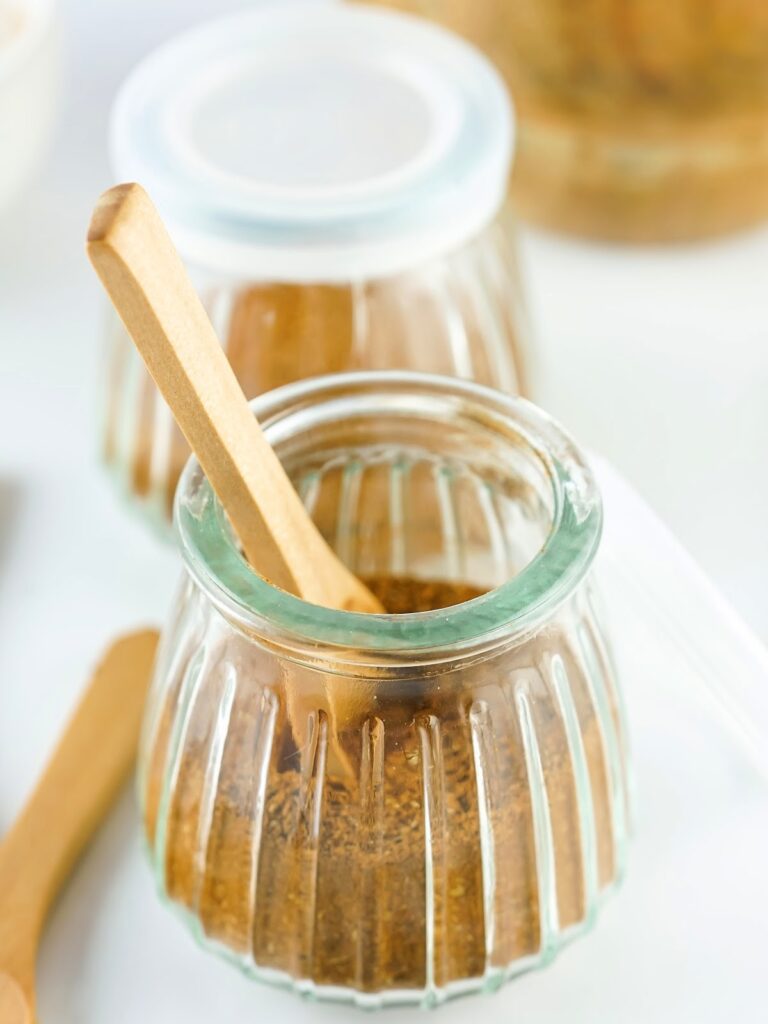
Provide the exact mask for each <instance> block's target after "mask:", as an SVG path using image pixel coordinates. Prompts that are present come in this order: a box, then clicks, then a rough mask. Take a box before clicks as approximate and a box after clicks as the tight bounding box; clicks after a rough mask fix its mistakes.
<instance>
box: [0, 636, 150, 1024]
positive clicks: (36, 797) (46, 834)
mask: <svg viewBox="0 0 768 1024" xmlns="http://www.w3.org/2000/svg"><path fill="white" fill-rule="evenodd" d="M156 645H157V633H156V632H154V631H153V630H147V631H144V632H140V633H132V634H130V635H128V636H125V637H123V638H121V639H120V640H117V641H116V642H115V643H114V644H112V646H111V647H110V648H109V650H108V651H107V652H106V654H105V655H104V657H103V659H102V661H101V663H100V664H99V666H98V667H97V669H96V671H95V672H94V674H93V677H92V679H91V682H90V685H89V686H88V689H87V690H86V692H85V694H84V695H83V697H82V699H81V701H80V703H79V705H78V706H77V709H76V710H75V713H74V715H73V717H72V718H71V719H70V722H69V725H68V726H67V728H66V730H65V732H64V735H63V736H62V737H61V739H60V740H59V744H58V746H57V747H56V750H55V751H54V753H53V756H52V758H51V760H50V761H49V763H48V766H47V768H46V769H45V771H44V773H43V775H42V777H41V778H40V781H39V782H38V784H37V787H36V788H35V790H34V792H33V793H32V796H31V797H30V798H29V801H28V802H27V804H26V806H25V807H24V809H23V811H22V812H21V815H20V816H19V818H18V819H17V821H16V823H15V824H14V826H13V827H12V829H11V831H10V832H9V833H8V835H7V837H6V838H5V839H4V840H3V842H2V844H0V1024H32V1021H33V1020H34V1015H35V959H36V954H37V946H38V941H39V939H40V935H41V932H42V929H43V925H44V923H45V918H46V915H47V913H48V910H49V908H50V906H51V903H52V902H53V899H54V897H55V896H56V894H57V892H58V891H59V889H60V888H61V886H62V883H63V882H64V880H65V878H66V877H67V875H68V873H69V871H70V869H71V868H72V866H73V864H74V862H75V860H76V859H77V857H78V856H79V854H80V853H81V851H82V850H83V848H84V846H85V845H86V843H87V842H88V840H89V838H90V836H91V834H92V833H93V831H94V829H95V828H96V826H97V824H98V823H99V821H100V820H101V818H102V817H103V815H104V813H105V812H106V810H107V808H108V807H109V806H110V804H111V803H112V800H113V799H114V797H115V795H116V793H117V791H118V789H119V787H120V786H121V785H122V783H123V782H124V780H125V778H126V776H127V774H128V772H129V770H130V767H131V765H132V763H133V760H134V757H135V754H136V746H137V743H138V737H139V728H140V724H141V715H142V710H143V707H144V698H145V696H146V692H147V686H148V683H149V678H150V674H151V669H152V664H153V661H154V657H155V648H156Z"/></svg>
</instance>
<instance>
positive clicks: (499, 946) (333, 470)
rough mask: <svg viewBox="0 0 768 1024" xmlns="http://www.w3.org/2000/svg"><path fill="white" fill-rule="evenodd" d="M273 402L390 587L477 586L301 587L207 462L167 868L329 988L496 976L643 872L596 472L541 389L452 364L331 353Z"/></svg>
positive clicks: (151, 798)
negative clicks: (380, 369)
mask: <svg viewBox="0 0 768 1024" xmlns="http://www.w3.org/2000/svg"><path fill="white" fill-rule="evenodd" d="M253 408H254V410H255V412H256V414H257V415H258V417H259V420H260V422H261V423H262V424H263V426H264V429H265V431H266V434H267V437H268V438H269V440H270V442H271V443H272V445H273V446H274V447H275V449H276V451H277V452H278V454H279V456H280V458H281V459H282V461H283V464H284V465H285V467H286V469H287V471H288V472H289V474H290V476H291V478H292V480H293V481H294V484H295V486H296V487H297V489H298V491H299V493H300V494H301V495H302V496H303V498H304V501H305V503H306V506H307V508H308V509H309V510H310V512H311V513H312V515H313V517H314V519H315V521H316V522H317V524H318V526H319V528H320V529H321V531H322V533H323V535H324V536H325V537H326V538H327V540H328V541H329V543H330V544H332V545H333V546H334V548H335V549H336V551H337V552H338V553H339V555H340V556H341V557H342V558H343V559H344V561H345V562H346V563H347V564H348V565H349V566H350V567H351V568H352V569H353V570H354V571H355V572H356V573H357V574H358V575H359V576H361V577H362V578H364V579H367V580H369V581H374V582H372V585H375V586H376V587H377V590H378V592H379V593H380V595H382V597H383V598H384V601H385V604H388V602H387V599H386V597H385V596H384V595H386V594H387V593H388V592H390V593H391V592H392V590H393V588H394V591H395V592H397V593H400V594H401V595H402V594H403V593H406V592H408V591H409V588H410V590H413V588H414V586H415V587H418V586H419V581H421V586H422V589H423V592H430V593H432V594H434V593H435V592H436V591H437V592H440V591H441V588H442V589H443V590H444V589H445V587H446V586H447V585H452V589H453V593H454V599H456V597H458V598H461V597H465V596H467V595H476V594H480V596H473V597H472V599H471V600H468V601H463V602H462V603H459V604H456V605H454V606H451V607H443V608H439V609H438V610H428V611H417V612H411V613H409V614H387V615H360V614H354V613H347V612H339V611H333V610H329V609H326V608H320V607H318V606H315V605H310V604H307V603H305V602H303V601H301V600H299V599H298V598H295V597H293V596H291V595H289V594H287V593H285V592H283V591H280V590H278V589H275V588H273V587H272V586H270V585H269V584H268V583H266V582H265V581H264V580H263V579H261V578H260V577H258V576H256V575H255V574H254V573H253V572H252V571H251V570H250V569H249V567H248V565H247V563H246V562H245V561H244V559H243V558H242V556H241V554H240V552H239V549H238V546H237V544H236V543H235V541H234V539H233V536H232V533H231V531H230V529H229V528H228V524H227V520H226V517H225V515H224V513H223V511H222V509H221V507H220V506H219V505H218V503H217V501H216V500H215V498H214V496H213V494H212V491H211V489H210V487H209V485H208V483H207V481H206V479H205V478H204V477H203V475H202V473H201V470H200V469H199V466H198V465H197V463H196V462H195V460H194V459H191V460H190V462H189V463H188V464H187V467H186V469H185V471H184V473H183V476H182V479H181V482H180V485H179V491H178V494H177V499H176V509H175V523H176V531H177V536H178V541H179V545H180V549H181V553H182V557H183V559H184V565H185V572H184V579H183V582H182V586H181V590H180V593H179V596H178V600H177V603H176V607H175V609H174V611H173V615H172V617H171V620H170V622H169V623H168V625H167V626H166V629H165V632H164V635H163V639H162V644H161V651H160V654H159V656H158V663H157V667H156V675H155V680H154V686H153V691H152V694H151V697H150V701H149V704H148V708H147V712H146V720H145V728H144V734H143V740H142V749H141V755H140V775H139V779H140V794H141V804H142V810H143V818H144V823H145V828H146V836H147V841H148V845H149V851H150V856H151V859H152V862H153V865H154V871H155V874H156V879H157V884H158V887H159V890H160V893H161V894H162V896H163V898H164V899H165V900H167V901H170V902H171V903H172V904H174V905H175V907H177V908H180V909H181V910H182V911H183V914H184V916H185V917H186V919H187V920H188V922H189V924H190V926H191V928H192V930H193V932H194V934H195V935H196V937H197V938H198V940H199V941H200V942H201V943H203V944H204V945H205V946H208V947H211V948H212V949H215V950H217V951H219V952H225V953H226V954H227V955H228V956H229V957H230V958H231V959H232V960H233V961H234V962H235V963H236V964H237V965H239V966H240V967H241V968H242V969H244V970H245V971H246V972H247V973H249V974H252V975H253V976H255V977H257V978H259V979H262V980H266V981H272V982H276V983H279V984H281V985H287V986H290V987H292V988H294V989H296V990H297V991H299V992H302V993H304V994H307V995H312V996H313V997H317V998H330V999H340V1000H348V1001H354V1002H355V1003H358V1004H359V1005H363V1006H381V1005H385V1004H396V1003H422V1004H426V1005H429V1004H434V1003H436V1002H440V1001H442V1000H444V999H446V998H448V997H450V996H453V995H458V994H462V993H466V992H471V991H477V990H491V989H494V988H496V987H497V986H498V985H500V984H501V983H502V982H503V981H505V980H506V979H508V978H510V977H512V976H514V975H515V974H517V973H518V972H520V971H523V970H527V969H529V968H531V967H533V966H539V965H542V964H544V963H546V962H548V961H549V960H550V959H551V957H552V956H553V955H554V953H555V952H556V951H557V950H558V949H559V948H560V947H561V946H562V945H563V943H564V942H566V941H567V940H568V939H570V938H571V937H573V936H575V935H578V934H579V933H581V932H584V931H586V930H587V929H588V928H589V927H590V926H591V924H592V922H593V920H594V917H595V913H596V910H597V908H598V906H599V904H600V902H601V899H602V897H603V896H604V895H605V893H606V892H608V891H609V890H611V889H612V888H613V887H614V886H615V885H616V883H617V882H618V880H619V879H620V878H621V875H622V872H623V869H624V862H625V854H626V842H627V792H626V733H625V726H624V723H623V718H622V714H621V710H620V699H619V694H618V689H617V682H616V678H615V674H614V670H613V668H612V662H611V657H610V654H609V651H608V644H607V640H606V637H605V633H604V629H603V624H602V620H601V616H600V613H599V611H598V609H597V606H596V603H595V595H594V592H593V581H592V573H591V565H592V561H593V558H594V555H595V553H596V551H597V548H598V545H599V541H600V533H601V505H600V499H599V495H598V493H597V491H596V488H595V484H594V481H593V478H592V475H591V473H590V470H589V468H588V466H587V464H586V463H585V462H584V460H583V458H582V456H581V455H580V454H579V452H578V450H577V449H576V448H575V447H574V446H573V444H572V443H571V441H570V440H569V439H568V438H567V437H566V436H565V435H564V434H563V432H562V431H561V430H560V428H559V427H558V426H557V425H556V424H555V423H554V422H553V421H552V420H550V419H549V418H548V417H547V416H546V415H545V414H543V413H541V412H539V411H538V410H537V409H536V408H535V407H534V406H531V405H529V404H528V403H526V402H524V401H521V400H519V399H512V398H509V397H506V396H503V395H502V394H500V393H499V392H495V391H492V390H491V389H487V388H483V387H480V386H478V385H476V384H470V383H466V382H460V381H456V380H452V379H449V378H441V377H433V376H427V375H421V374H407V373H406V374H400V373H381V374H349V375H339V376H332V377H326V378H321V379H318V380H314V381H311V382H305V383H301V384H293V385H289V386H287V387H285V388H282V389H279V390H278V391H275V392H272V393H270V394H268V395H265V396H262V397H261V398H260V399H258V400H256V401H255V402H254V403H253ZM382 582H383V583H384V584H385V585H384V586H383V588H382ZM433 603H434V604H441V603H444V602H443V601H441V600H439V599H438V600H435V601H434V602H433ZM413 606H414V605H411V607H413ZM424 606H425V605H424V604H421V605H419V607H424ZM389 607H390V608H391V607H393V604H391V603H389Z"/></svg>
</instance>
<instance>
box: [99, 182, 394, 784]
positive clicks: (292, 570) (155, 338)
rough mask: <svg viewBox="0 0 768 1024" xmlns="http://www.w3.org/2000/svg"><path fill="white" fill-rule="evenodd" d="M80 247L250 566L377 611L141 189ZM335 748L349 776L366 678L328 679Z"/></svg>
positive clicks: (104, 212) (330, 601) (277, 580)
mask: <svg viewBox="0 0 768 1024" xmlns="http://www.w3.org/2000/svg"><path fill="white" fill-rule="evenodd" d="M87 245H88V255H89V257H90V260H91V263H92V264H93V266H94V268H95V270H96V273H97V274H98V275H99V277H100V278H101V281H102V283H103V285H104V287H105V289H106V290H107V292H108V294H109V297H110V299H111V300H112V303H113V305H114V307H115V309H116V310H117V312H118V313H119V314H120V317H121V318H122V321H123V323H124V324H125V327H126V329H127V331H128V333H129V334H130V335H131V337H132V338H133V341H134V344H135V345H136V347H137V348H138V350H139V352H140V353H141V355H142V356H143V358H144V361H145V362H146V364H147V367H148V369H149V372H150V374H151V375H152V377H153V378H154V379H155V383H156V384H157V386H158V388H159V389H160V391H161V393H162V395H163V397H164V398H165V400H166V402H167V403H168V405H169V407H170V409H171V412H172V413H173V415H174V416H175V418H176V421H177V423H178V424H179V426H180V427H181V429H182V431H183V432H184V434H185V436H186V438H187V441H188V442H189V445H190V447H191V448H192V450H193V451H194V453H195V455H196V456H197V458H198V460H199V462H200V465H201V466H202V468H203V470H204V472H205V474H206V476H207V477H208V479H209V480H210V482H211V486H212V487H213V489H214V491H215V492H216V494H217V495H218V498H219V501H220V502H221V504H222V505H223V506H224V508H225V509H226V511H227V514H228V516H229V518H230V520H231V522H232V525H233V526H234V528H235V530H236V532H237V534H238V536H239V537H240V541H241V542H242V545H243V549H244V551H245V554H246V557H247V558H248V561H249V562H250V564H251V566H252V567H253V568H254V569H255V571H256V572H257V573H259V574H260V575H261V576H263V577H264V578H265V579H267V580H269V581H270V582H271V583H273V584H275V585H276V586H278V587H282V588H283V589H284V590H287V591H289V592H290V593H292V594H295V595H297V596H298V597H301V598H303V599H304V600H305V601H310V602H312V603H314V604H319V605H323V606H324V607H327V608H340V609H343V610H346V611H358V612H383V611H384V608H383V607H382V605H381V604H380V603H379V601H378V600H377V598H375V597H374V595H373V594H372V593H371V592H370V591H369V590H368V588H367V587H365V586H364V585H363V584H362V583H361V582H360V580H358V579H357V577H355V576H353V575H352V573H351V572H350V571H349V570H348V569H347V568H346V566H345V565H344V564H343V563H342V562H341V561H340V560H339V558H337V556H336V554H335V553H334V552H333V551H331V549H330V548H329V547H328V545H327V544H326V542H325V540H324V539H323V537H322V536H321V534H320V532H319V531H318V529H317V527H316V526H315V524H314V523H313V522H312V520H311V518H310V516H309V514H308V513H307V511H306V509H305V508H304V505H303V504H302V502H301V499H300V498H299V496H298V494H297V493H296V491H295V490H294V488H293V485H292V484H291V481H290V480H289V479H288V476H287V475H286V473H285V470H284V469H283V467H282V465H281V464H280V460H279V459H278V458H277V456H276V455H275V453H274V451H273V449H272V447H271V446H270V444H269V442H268V441H267V440H266V438H265V437H264V434H263V433H262V431H261V428H260V426H259V424H258V422H257V421H256V418H255V416H254V415H253V413H252V412H251V409H250V407H249V406H248V402H247V401H246V398H245V395H244V394H243V392H242V389H241V387H240V385H239V383H238V381H237V378H236V377H235V374H234V372H233V370H232V368H231V366H230V365H229V363H228V362H227V358H226V356H225V354H224V352H223V350H222V347H221V345H220V343H219V341H218V339H217V337H216V334H215V332H214V329H213V326H212V325H211V322H210V320H209V319H208V316H207V314H206V312H205V310H204V308H203V305H202V303H201V301H200V299H199V298H198V295H197V293H196V292H195V290H194V288H193V286H192V283H191V281H190V280H189V277H188V276H187V272H186V270H185V269H184V266H183V264H182V262H181V260H180V258H179V256H178V253H177V252H176V250H175V249H174V247H173V243H172V242H171V240H170V238H169V237H168V233H167V232H166V230H165V227H164V226H163V223H162V221H161V220H160V217H159V215H158V213H157V211H156V210H155V208H154V206H153V205H152V202H151V201H150V199H149V196H148V195H147V194H146V192H145V191H144V189H142V188H141V186H140V185H130V184H129V185H117V186H116V187H115V188H111V189H109V191H107V192H105V193H104V195H103V196H102V197H101V199H100V200H99V202H98V205H97V206H96V209H95V211H94V214H93V218H92V220H91V225H90V229H89V231H88V243H87ZM324 694H325V709H324V710H325V711H326V713H328V714H329V715H330V717H331V729H330V733H331V736H332V737H333V741H332V744H331V752H332V754H333V755H334V756H335V760H336V765H337V767H341V770H342V771H344V772H345V773H347V774H349V773H350V772H351V770H352V769H351V766H350V764H349V760H348V758H347V757H346V755H345V754H344V752H343V751H342V750H341V747H340V744H339V740H338V731H339V727H341V726H342V725H344V724H349V723H350V722H354V721H356V720H359V719H360V717H361V716H363V715H364V714H365V713H366V711H367V710H368V709H369V707H370V688H369V687H368V686H366V685H364V684H363V683H362V682H358V683H355V682H354V681H353V680H345V681H344V682H343V684H341V685H339V684H337V683H336V682H335V681H334V680H333V679H332V678H330V677H326V679H325V683H324ZM301 698H302V694H301V693H300V692H299V688H297V687H296V686H294V685H293V684H291V683H287V685H286V701H287V705H288V714H289V717H290V721H291V727H292V729H293V734H294V739H295V741H296V744H297V746H298V747H299V748H302V747H304V746H305V745H306V744H307V743H308V742H310V741H311V730H312V728H313V726H312V721H313V718H312V716H310V715H308V711H307V708H306V706H305V704H306V701H302V699H301Z"/></svg>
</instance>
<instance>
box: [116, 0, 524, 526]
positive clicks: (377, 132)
mask: <svg viewBox="0 0 768 1024" xmlns="http://www.w3.org/2000/svg"><path fill="white" fill-rule="evenodd" d="M361 56H362V58H363V59H361ZM512 136H513V123H512V113H511V109H510V106H509V101H508V98H507V95H506V90H505V89H504V85H503V82H502V81H501V79H500V78H499V76H498V75H497V74H496V72H495V71H494V70H493V68H492V66H491V65H490V63H489V62H488V61H487V60H486V59H485V58H484V57H483V56H482V55H481V54H479V53H477V52H476V51H475V50H473V49H472V48H471V47H469V46H468V45H467V44H466V43H465V42H463V41H462V40H460V39H458V38H456V37H453V36H451V35H448V34H447V33H444V32H442V31H440V30H439V29H437V28H435V27H434V26H432V25H430V24H429V23H428V22H422V21H416V20H414V19H410V18H405V17H403V16H401V15H398V14H394V13H391V12H386V11H376V10H373V9H372V8H369V7H352V6H346V5H344V6H342V5H339V6H329V7H325V6H317V7H315V6H314V5H313V6H309V7H302V8H301V11H300V12H297V8H295V7H294V6H293V5H286V7H285V9H283V8H278V7H276V6H273V7H271V8H268V9H263V10H257V11H251V12H248V13H243V14H238V15H236V16H234V17H230V18H226V19H223V20H220V21H216V22H212V23H209V24H206V25H203V26H202V27H200V28H197V29H195V30H193V31H191V32H188V33H187V34H185V35H182V36H180V37H178V38H177V39H175V40H173V41H171V42H170V43H169V44H167V45H166V46H164V47H163V48H161V49H160V50H158V51H157V52H155V53H154V54H152V55H150V56H149V57H148V58H147V59H146V60H145V61H144V62H143V63H142V64H141V65H140V66H139V67H138V68H137V69H136V70H135V71H134V73H133V74H132V76H131V77H130V78H129V79H128V81H127V82H126V83H125V85H124V86H123V88H122V91H121V93H120V95H119V96H118V99H117V101H116V105H115V108H114V112H113V120H112V156H113V163H114V169H115V173H116V176H117V177H118V178H119V179H121V180H136V181H140V182H141V183H142V184H143V185H144V186H145V187H146V188H147V189H148V191H149V192H150V194H151V195H152V197H153V199H154V200H155V202H156V203H157V205H158V207H159V209H160V211H161V213H162V215H163V217H164V219H165V221H166V223H167V225H168V227H169V230H170V233H171V235H172V237H173V239H174V241H175V243H176V245H177V246H178V248H179V251H180V253H181V255H182V257H183V258H184V259H185V261H186V262H187V264H188V266H189V269H190V272H191V273H192V276H193V279H194V280H195V281H196V283H197V285H198V287H199V291H200V294H201V296H202V298H203V301H204V304H205V306H206V308H207V309H208V311H209V313H210V316H211V318H212V321H213V324H214V326H215V328H216V330H217V333H218V335H219V337H220V338H221V340H222V344H223V345H224V347H225V349H226V352H227V355H228V356H229V359H230V361H231V363H232V366H233V368H234V370H235V372H236V374H237V376H238V378H239V380H240V381H241V383H242V386H243V388H244V390H245V392H246V394H247V395H248V396H249V397H251V396H255V395H257V394H259V393H261V392H264V391H266V390H269V389H271V388H273V387H276V386H278V385H281V384H285V383H288V382H290V381H295V380H298V379H301V378H305V377H309V376H313V375H317V374H322V373H328V372H336V371H341V370H358V369H359V370H386V369H412V370H422V371H429V372H434V373H442V374H448V375H453V376H457V377H463V378H467V379H473V380H476V381H479V382H481V383H485V384H490V385H493V386H496V387H498V388H500V389H503V390H505V391H508V392H513V393H514V392H525V391H526V389H527V377H526V368H525V365H524V358H525V357H524V349H525V332H526V327H525V316H524V312H523V306H522V298H521V294H520V285H519V280H518V275H517V270H516V264H515V251H514V237H513V226H512V222H511V220H510V217H509V214H508V213H507V212H506V210H505V209H504V201H505V195H506V190H507V181H508V177H509V167H510V160H511V155H512ZM109 347H110V360H109V382H108V389H107V405H108V409H107V419H106V438H105V450H106V457H107V461H108V463H109V464H110V465H111V466H112V467H113V468H114V469H115V470H116V472H117V475H118V477H119V479H120V482H121V486H122V487H123V489H124V490H127V492H128V493H129V494H130V495H132V496H133V497H134V498H137V499H138V500H139V501H140V503H141V504H142V505H143V506H144V507H145V508H146V509H148V510H150V511H151V512H152V514H153V516H154V518H155V520H156V521H158V522H164V521H166V520H167V518H168V516H169V512H170V507H171V502H172V499H173V494H174V491H175V488H176V483H177V480H178V477H179V474H180V471H181V468H182V466H183V465H184V462H185V461H186V458H187V454H188V452H187V448H186V444H185V443H184V440H183V438H182V437H181V436H180V434H179V433H178V431H177V428H176V426H175V424H174V423H173V420H172V418H171V416H170V413H169V412H168V410H167V408H166V407H165V405H164V403H163V402H162V400H161V399H160V397H159V396H158V394H157V393H156V391H155V388H154V386H153V384H152V382H151V381H150V379H149V377H148V376H147V374H146V371H145V369H144V366H143V364H142V363H141V360H140V358H139V357H138V355H137V354H136V353H135V352H134V350H133V347H132V346H131V344H130V342H129V341H128V339H127V337H126V336H125V334H124V332H123V330H122V328H121V327H120V325H119V324H117V323H116V322H113V324H112V328H111V330H110V336H109Z"/></svg>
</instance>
